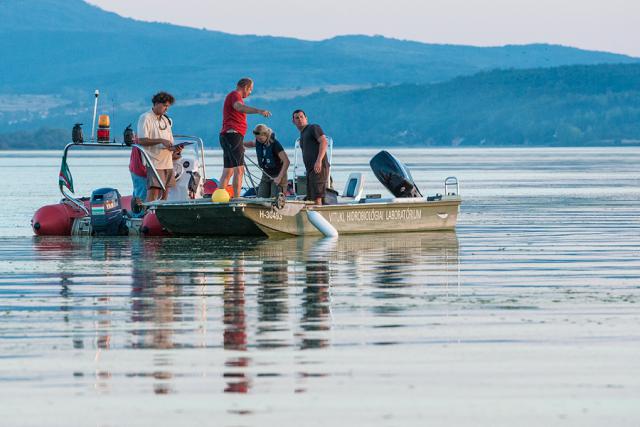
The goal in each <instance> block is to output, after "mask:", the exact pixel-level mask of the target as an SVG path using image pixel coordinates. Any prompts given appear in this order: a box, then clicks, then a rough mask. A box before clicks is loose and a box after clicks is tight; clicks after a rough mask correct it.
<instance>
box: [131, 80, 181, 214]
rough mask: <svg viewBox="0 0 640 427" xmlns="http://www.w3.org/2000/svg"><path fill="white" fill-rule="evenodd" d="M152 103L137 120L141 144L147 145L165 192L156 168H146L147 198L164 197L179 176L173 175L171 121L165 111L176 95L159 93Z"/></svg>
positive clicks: (151, 199)
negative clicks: (154, 171) (155, 172)
mask: <svg viewBox="0 0 640 427" xmlns="http://www.w3.org/2000/svg"><path fill="white" fill-rule="evenodd" d="M151 102H152V103H153V107H152V108H151V111H148V112H146V113H143V114H142V115H141V116H140V119H138V144H140V145H142V146H143V147H144V151H145V152H146V153H147V154H148V155H149V158H150V159H151V162H152V163H153V167H154V168H155V169H156V171H157V172H158V176H159V177H160V180H161V181H162V184H164V187H165V189H166V191H164V192H163V191H162V185H161V184H160V182H159V181H158V178H156V176H155V174H154V173H153V170H152V169H151V168H147V188H148V191H147V201H154V200H158V199H162V200H165V199H166V198H167V193H168V192H169V188H170V187H175V185H176V179H175V176H174V174H173V160H172V158H171V157H172V151H173V133H172V131H171V121H170V120H169V118H168V117H167V116H165V113H166V112H167V110H168V109H169V107H170V106H171V105H172V104H173V103H174V102H175V98H174V97H173V96H172V95H171V94H169V93H167V92H159V93H156V94H155V95H154V96H153V98H152V100H151Z"/></svg>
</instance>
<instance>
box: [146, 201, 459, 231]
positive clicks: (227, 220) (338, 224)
mask: <svg viewBox="0 0 640 427" xmlns="http://www.w3.org/2000/svg"><path fill="white" fill-rule="evenodd" d="M459 206H460V199H459V198H458V197H451V198H448V199H445V200H439V201H426V200H424V199H393V201H380V202H369V203H349V204H337V205H326V206H313V205H310V204H308V203H305V202H301V201H289V202H287V203H286V204H285V206H284V208H282V209H277V208H275V207H272V206H271V205H270V203H266V202H250V201H245V202H232V203H224V204H223V203H212V202H199V203H194V202H190V203H167V204H158V205H157V206H156V214H157V216H158V219H159V220H160V222H161V223H162V225H163V226H164V227H165V228H167V229H168V230H169V231H170V232H171V233H173V234H182V235H219V236H233V235H236V236H268V237H284V236H307V235H309V236H313V235H321V234H322V233H321V231H320V230H319V229H318V228H316V227H315V226H314V225H313V224H312V223H311V221H309V218H308V215H307V211H310V210H313V211H315V212H317V213H319V214H320V215H322V217H323V218H324V219H325V220H326V221H327V222H329V223H330V224H331V225H332V226H333V227H334V228H335V229H336V231H337V232H338V234H363V233H398V232H420V231H446V230H454V229H455V226H456V222H457V218H458V210H459Z"/></svg>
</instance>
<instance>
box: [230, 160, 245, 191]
mask: <svg viewBox="0 0 640 427" xmlns="http://www.w3.org/2000/svg"><path fill="white" fill-rule="evenodd" d="M243 177H244V166H236V167H235V168H233V197H240V194H241V192H242V178H243Z"/></svg>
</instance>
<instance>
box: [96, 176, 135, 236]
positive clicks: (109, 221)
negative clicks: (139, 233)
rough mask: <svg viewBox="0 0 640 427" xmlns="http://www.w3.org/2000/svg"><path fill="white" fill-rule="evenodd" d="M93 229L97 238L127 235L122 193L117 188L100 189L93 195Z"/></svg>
mask: <svg viewBox="0 0 640 427" xmlns="http://www.w3.org/2000/svg"><path fill="white" fill-rule="evenodd" d="M90 206H91V228H92V231H93V235H95V236H121V235H124V234H127V226H126V223H125V216H124V211H123V209H122V205H121V203H120V193H119V192H118V190H116V189H115V188H99V189H97V190H94V191H93V193H91V202H90Z"/></svg>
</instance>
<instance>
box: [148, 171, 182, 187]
mask: <svg viewBox="0 0 640 427" xmlns="http://www.w3.org/2000/svg"><path fill="white" fill-rule="evenodd" d="M156 172H158V176H159V177H160V181H162V182H163V183H164V188H166V189H167V190H168V189H169V188H170V187H175V186H176V177H175V175H174V174H173V169H156ZM147 188H160V189H162V186H161V185H160V182H159V181H158V178H156V176H155V175H154V174H153V170H152V169H151V168H147Z"/></svg>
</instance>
